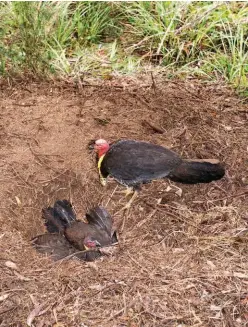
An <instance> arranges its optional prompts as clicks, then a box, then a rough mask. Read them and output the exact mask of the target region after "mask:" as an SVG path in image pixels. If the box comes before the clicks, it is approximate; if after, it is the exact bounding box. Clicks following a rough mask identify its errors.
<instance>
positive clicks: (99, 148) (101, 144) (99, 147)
mask: <svg viewBox="0 0 248 327" xmlns="http://www.w3.org/2000/svg"><path fill="white" fill-rule="evenodd" d="M94 149H95V151H96V152H97V155H98V158H100V157H101V156H103V155H104V154H105V153H106V152H107V151H108V150H109V143H108V142H107V141H105V140H104V139H99V140H96V141H95V145H94Z"/></svg>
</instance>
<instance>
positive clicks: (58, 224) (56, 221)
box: [33, 200, 118, 261]
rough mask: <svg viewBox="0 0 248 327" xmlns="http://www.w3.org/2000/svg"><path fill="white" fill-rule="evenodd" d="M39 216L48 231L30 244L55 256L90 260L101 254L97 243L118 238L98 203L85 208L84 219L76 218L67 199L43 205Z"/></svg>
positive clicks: (107, 215)
mask: <svg viewBox="0 0 248 327" xmlns="http://www.w3.org/2000/svg"><path fill="white" fill-rule="evenodd" d="M42 217H43V219H44V220H45V226H46V228H47V231H48V232H49V233H47V234H43V235H39V236H37V237H35V238H34V239H33V245H34V246H35V248H36V249H37V250H38V251H39V252H41V253H46V254H48V255H51V256H52V258H53V259H55V260H58V259H62V258H64V257H67V256H70V255H72V256H75V257H77V258H79V259H82V260H86V261H93V260H95V259H97V258H98V257H100V256H101V255H102V253H101V247H104V246H109V245H112V244H115V243H117V242H118V241H117V236H116V232H115V231H114V230H113V221H112V217H111V216H110V214H109V213H108V212H107V211H106V209H105V208H103V207H101V206H96V207H95V208H92V209H90V210H89V212H88V213H87V214H86V219H87V221H88V223H85V222H83V221H80V220H77V219H76V214H75V212H74V210H73V208H72V205H71V204H70V202H69V201H67V200H62V201H56V202H55V204H54V206H53V207H48V208H44V209H43V210H42Z"/></svg>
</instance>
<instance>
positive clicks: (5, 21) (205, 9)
mask: <svg viewBox="0 0 248 327" xmlns="http://www.w3.org/2000/svg"><path fill="white" fill-rule="evenodd" d="M247 17H248V4H247V3H246V2H229V3H228V2H211V1H206V2H170V1H167V2H161V1H156V2H148V1H142V2H139V1H135V2H101V1H98V2H92V1H90V2H86V1H81V2H73V1H69V2H2V3H0V73H1V74H2V75H8V74H13V73H15V74H16V73H25V72H29V73H30V72H32V73H33V74H35V75H39V76H47V75H50V74H58V75H61V74H63V75H76V76H78V75H80V74H85V73H91V74H98V75H103V76H108V75H110V74H115V73H124V74H126V73H130V72H134V71H136V70H137V69H138V68H140V67H142V66H145V65H147V64H148V63H149V64H152V65H156V66H157V65H159V66H161V68H162V69H163V70H165V71H167V72H168V75H170V76H174V75H177V76H185V75H193V76H197V77H200V78H208V79H216V78H220V77H221V78H223V79H224V80H226V81H227V82H229V83H230V84H232V85H233V86H234V87H235V88H237V89H239V90H243V91H244V92H245V91H246V88H247V85H248V60H247V59H248V58H247V52H248V19H247Z"/></svg>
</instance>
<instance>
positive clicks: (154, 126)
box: [142, 119, 164, 134]
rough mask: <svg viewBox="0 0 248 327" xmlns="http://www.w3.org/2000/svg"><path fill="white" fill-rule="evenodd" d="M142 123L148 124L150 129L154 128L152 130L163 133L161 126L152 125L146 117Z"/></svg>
mask: <svg viewBox="0 0 248 327" xmlns="http://www.w3.org/2000/svg"><path fill="white" fill-rule="evenodd" d="M142 125H148V126H149V127H151V129H153V130H154V132H156V133H159V134H164V130H163V129H162V128H160V127H159V126H156V125H154V124H153V123H151V122H149V121H148V120H146V119H144V120H143V122H142Z"/></svg>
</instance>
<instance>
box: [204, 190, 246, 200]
mask: <svg viewBox="0 0 248 327" xmlns="http://www.w3.org/2000/svg"><path fill="white" fill-rule="evenodd" d="M245 194H248V190H247V191H245V192H243V193H239V194H233V195H229V196H225V197H224V198H219V199H214V200H209V201H210V202H216V201H222V200H226V199H232V198H239V197H240V196H243V195H245ZM202 202H203V201H202Z"/></svg>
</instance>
